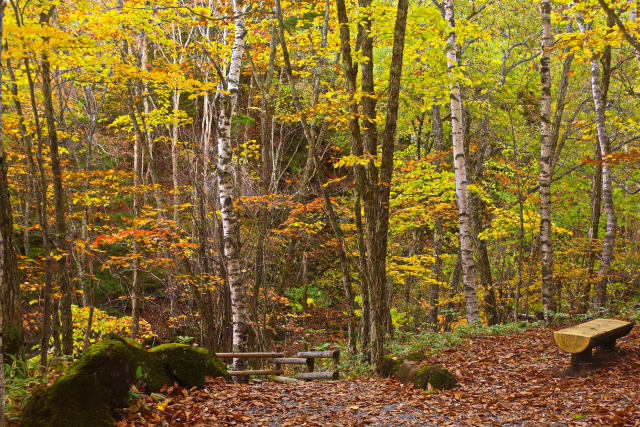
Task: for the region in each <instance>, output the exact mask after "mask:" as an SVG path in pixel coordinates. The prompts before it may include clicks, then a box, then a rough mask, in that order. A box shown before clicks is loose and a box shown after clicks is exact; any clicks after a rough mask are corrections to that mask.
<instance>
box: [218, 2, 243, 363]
mask: <svg viewBox="0 0 640 427" xmlns="http://www.w3.org/2000/svg"><path fill="white" fill-rule="evenodd" d="M232 3H233V11H234V14H235V15H236V17H235V34H234V42H233V47H232V49H231V59H230V61H229V67H228V73H227V75H226V77H225V79H224V81H222V82H221V86H222V87H220V90H219V91H218V94H217V96H218V103H219V106H220V107H219V108H220V109H219V114H218V133H217V138H218V171H217V173H218V185H219V197H220V212H221V215H222V231H223V236H224V256H225V259H226V262H227V276H228V281H229V289H230V290H231V314H232V322H233V351H235V352H246V351H247V345H248V338H249V312H248V304H247V292H246V289H245V284H244V283H243V281H242V274H241V270H240V224H239V223H238V218H237V215H236V212H235V211H234V208H233V201H234V181H233V162H232V160H233V158H232V156H233V154H232V146H231V120H232V118H233V114H234V111H235V108H236V104H237V100H238V83H239V80H240V71H241V69H242V56H243V54H244V51H245V36H246V28H245V18H244V15H245V13H246V12H247V11H248V9H249V7H248V6H241V5H240V4H239V3H240V2H239V1H238V0H233V2H232ZM246 366H247V361H246V359H240V358H235V359H233V369H234V370H243V369H245V368H246Z"/></svg>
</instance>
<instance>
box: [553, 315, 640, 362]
mask: <svg viewBox="0 0 640 427" xmlns="http://www.w3.org/2000/svg"><path fill="white" fill-rule="evenodd" d="M631 329H633V324H632V323H630V322H625V321H623V320H615V319H596V320H592V321H589V322H586V323H582V324H580V325H576V326H572V327H570V328H566V329H562V330H559V331H555V332H554V333H553V340H554V341H555V343H556V345H557V346H558V347H559V348H560V349H562V350H564V351H566V352H567V353H572V354H576V353H582V352H584V351H586V350H587V349H591V348H593V347H596V346H601V345H607V346H609V347H610V346H611V345H612V343H615V340H616V339H618V338H621V337H623V336H625V335H627V334H628V333H629V332H631Z"/></svg>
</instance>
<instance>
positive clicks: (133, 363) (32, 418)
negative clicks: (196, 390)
mask: <svg viewBox="0 0 640 427" xmlns="http://www.w3.org/2000/svg"><path fill="white" fill-rule="evenodd" d="M207 375H211V376H213V377H224V378H226V379H229V374H228V373H227V372H226V370H225V369H224V366H223V365H222V363H221V362H220V360H219V359H218V358H217V357H215V355H212V354H210V353H209V352H208V351H207V350H205V349H202V348H198V347H190V346H188V345H186V344H165V345H162V346H158V347H156V348H153V349H151V350H150V351H145V350H144V349H142V348H139V347H136V346H135V345H132V344H130V343H129V342H127V341H126V340H124V339H123V338H121V337H118V336H110V337H109V339H106V340H103V341H101V342H99V343H96V344H94V345H92V346H91V347H89V348H88V349H87V351H86V352H85V353H84V355H83V356H82V357H81V358H80V359H79V360H78V361H76V362H75V363H74V364H73V365H71V367H70V368H69V371H68V372H67V374H66V375H65V376H63V377H60V378H58V379H57V380H56V381H55V382H54V383H53V384H52V385H51V386H49V387H43V388H40V389H38V390H36V391H35V392H34V393H33V395H32V396H31V397H30V398H29V399H28V401H27V402H26V404H25V405H24V406H23V408H22V413H21V415H22V425H23V426H24V427H30V426H51V427H58V426H59V427H63V426H64V427H83V426H90V427H99V426H112V425H113V424H114V422H115V420H114V418H113V415H112V411H113V410H114V409H116V408H119V407H123V406H126V404H127V396H128V392H129V389H130V387H131V385H132V384H135V385H136V387H138V388H139V389H143V388H144V389H148V390H149V391H151V392H157V391H160V389H161V388H162V386H163V385H165V384H172V383H173V382H174V381H176V382H178V383H179V384H180V385H182V386H184V387H202V385H204V379H205V376H207Z"/></svg>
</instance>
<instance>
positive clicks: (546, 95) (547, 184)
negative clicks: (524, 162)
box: [539, 0, 556, 322]
mask: <svg viewBox="0 0 640 427" xmlns="http://www.w3.org/2000/svg"><path fill="white" fill-rule="evenodd" d="M540 5H541V16H542V44H541V55H540V81H541V85H542V92H541V103H542V107H541V108H542V109H541V123H540V129H541V139H540V177H539V182H540V242H541V246H542V305H543V312H544V319H545V322H549V321H550V320H551V317H552V315H553V313H554V312H555V311H556V299H555V288H554V283H553V249H552V241H551V178H552V175H553V169H552V168H553V151H552V142H551V54H550V52H549V51H550V49H551V47H552V46H553V35H552V34H551V1H550V0H544V1H542V2H541V3H540Z"/></svg>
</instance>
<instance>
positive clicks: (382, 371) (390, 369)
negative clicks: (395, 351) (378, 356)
mask: <svg viewBox="0 0 640 427" xmlns="http://www.w3.org/2000/svg"><path fill="white" fill-rule="evenodd" d="M400 365H402V361H400V360H397V359H394V358H393V357H391V356H390V355H387V356H384V357H383V358H382V361H381V362H380V364H379V365H378V375H380V376H381V377H382V378H389V377H390V376H391V375H394V374H395V373H396V372H397V371H398V368H399V367H400Z"/></svg>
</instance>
